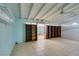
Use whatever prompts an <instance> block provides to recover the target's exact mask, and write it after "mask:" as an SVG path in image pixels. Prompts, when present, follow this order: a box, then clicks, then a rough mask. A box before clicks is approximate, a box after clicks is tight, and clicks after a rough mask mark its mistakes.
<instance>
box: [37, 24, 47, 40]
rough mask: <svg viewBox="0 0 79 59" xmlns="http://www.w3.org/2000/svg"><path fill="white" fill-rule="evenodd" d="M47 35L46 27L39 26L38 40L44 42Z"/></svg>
mask: <svg viewBox="0 0 79 59" xmlns="http://www.w3.org/2000/svg"><path fill="white" fill-rule="evenodd" d="M45 34H46V25H44V24H37V39H38V40H44V39H45Z"/></svg>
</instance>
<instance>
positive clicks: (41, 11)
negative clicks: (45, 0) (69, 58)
mask: <svg viewBox="0 0 79 59" xmlns="http://www.w3.org/2000/svg"><path fill="white" fill-rule="evenodd" d="M0 56H79V3H0Z"/></svg>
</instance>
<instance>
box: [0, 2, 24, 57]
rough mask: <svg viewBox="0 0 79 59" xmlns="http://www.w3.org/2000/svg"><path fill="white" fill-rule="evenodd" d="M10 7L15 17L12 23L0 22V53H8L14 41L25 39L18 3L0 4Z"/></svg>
mask: <svg viewBox="0 0 79 59" xmlns="http://www.w3.org/2000/svg"><path fill="white" fill-rule="evenodd" d="M0 5H4V6H7V7H9V8H10V10H11V11H12V13H13V15H14V16H15V18H14V19H13V21H14V23H11V24H5V23H1V22H0V55H2V56H7V55H10V54H11V52H12V49H13V48H14V46H15V43H16V42H17V43H21V42H23V41H24V39H25V32H24V31H25V27H24V26H25V21H24V19H21V18H20V10H19V4H11V3H10V4H0Z"/></svg>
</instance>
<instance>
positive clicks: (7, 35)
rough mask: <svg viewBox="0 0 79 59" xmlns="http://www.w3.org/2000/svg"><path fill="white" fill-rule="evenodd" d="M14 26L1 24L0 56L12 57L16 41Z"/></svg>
mask: <svg viewBox="0 0 79 59" xmlns="http://www.w3.org/2000/svg"><path fill="white" fill-rule="evenodd" d="M14 37H15V36H14V35H13V25H12V24H11V25H9V24H4V23H0V55H10V53H11V51H12V49H13V47H14V45H15V39H14Z"/></svg>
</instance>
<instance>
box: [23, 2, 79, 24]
mask: <svg viewBox="0 0 79 59" xmlns="http://www.w3.org/2000/svg"><path fill="white" fill-rule="evenodd" d="M62 8H63V12H64V13H63V14H61V13H60V12H61V9H62ZM78 13H79V4H78V3H75V4H74V3H22V4H21V17H22V18H26V19H27V20H32V21H34V20H35V21H39V20H44V21H47V22H49V23H61V22H63V21H68V20H69V19H67V18H71V17H74V16H75V15H78Z"/></svg>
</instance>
